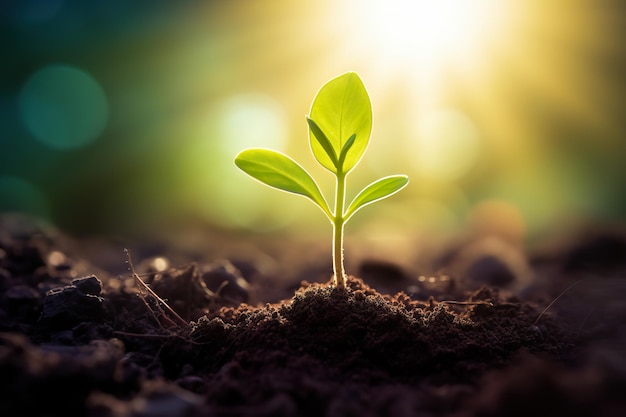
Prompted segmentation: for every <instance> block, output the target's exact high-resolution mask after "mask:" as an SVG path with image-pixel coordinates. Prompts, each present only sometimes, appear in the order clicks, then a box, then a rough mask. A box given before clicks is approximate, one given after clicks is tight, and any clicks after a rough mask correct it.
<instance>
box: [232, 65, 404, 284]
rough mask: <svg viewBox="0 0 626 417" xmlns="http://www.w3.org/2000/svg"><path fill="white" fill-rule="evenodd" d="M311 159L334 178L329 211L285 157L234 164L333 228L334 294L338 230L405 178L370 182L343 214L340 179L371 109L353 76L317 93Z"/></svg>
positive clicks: (247, 155)
mask: <svg viewBox="0 0 626 417" xmlns="http://www.w3.org/2000/svg"><path fill="white" fill-rule="evenodd" d="M306 121H307V123H308V125H309V144H310V146H311V151H312V152H313V156H314V157H315V159H317V162H319V163H320V164H321V165H322V166H323V167H324V168H326V169H328V170H329V171H330V172H332V173H333V174H334V175H335V177H336V188H335V209H334V210H331V209H330V207H329V206H328V203H327V202H326V199H325V198H324V195H323V194H322V192H321V191H320V188H319V186H318V185H317V183H316V182H315V180H314V179H313V178H312V177H311V175H309V173H308V172H307V171H306V170H305V169H304V168H302V167H301V166H300V165H299V164H298V163H297V162H296V161H294V160H293V159H291V158H290V157H288V156H287V155H285V154H282V153H280V152H276V151H272V150H269V149H246V150H244V151H242V152H240V153H239V154H238V155H237V157H236V158H235V164H236V165H237V166H238V167H239V168H240V169H241V170H242V171H244V172H245V173H246V174H248V175H250V176H251V177H253V178H255V179H257V180H258V181H260V182H262V183H263V184H266V185H269V186H270V187H274V188H277V189H279V190H283V191H287V192H290V193H294V194H300V195H303V196H305V197H307V198H308V199H310V200H311V201H312V202H313V203H315V205H317V206H318V207H319V208H320V209H321V210H322V211H323V212H324V214H325V215H326V217H328V219H329V220H330V222H331V223H332V225H333V245H332V246H333V272H334V282H335V285H336V286H337V287H338V288H344V287H345V285H346V276H345V272H344V267H343V230H344V226H345V224H346V223H347V221H348V220H350V218H352V216H353V215H354V213H356V212H357V211H358V210H360V209H361V208H362V207H364V206H366V205H368V204H371V203H373V202H375V201H378V200H382V199H383V198H385V197H389V196H390V195H392V194H395V193H396V192H398V191H400V190H401V189H402V188H404V187H405V186H406V185H407V184H408V182H409V179H408V177H407V176H406V175H392V176H388V177H384V178H381V179H379V180H377V181H374V182H373V183H371V184H370V185H368V186H367V187H365V188H364V189H363V190H361V192H359V193H358V194H357V195H356V197H354V199H353V200H352V202H351V203H350V204H349V205H348V208H347V209H344V208H345V198H346V177H347V176H348V174H349V173H350V172H351V171H352V169H354V167H355V166H356V165H357V164H358V163H359V161H360V160H361V158H362V157H363V154H364V153H365V149H366V148H367V145H368V143H369V139H370V134H371V131H372V104H371V102H370V98H369V95H368V94H367V90H366V89H365V86H364V85H363V82H362V81H361V79H360V78H359V76H358V75H357V74H356V73H354V72H348V73H346V74H343V75H340V76H339V77H337V78H334V79H332V80H330V81H329V82H328V83H326V84H325V85H324V86H323V87H322V88H321V89H320V90H319V91H318V93H317V95H316V96H315V99H314V100H313V104H312V106H311V113H310V115H309V116H308V117H307V118H306Z"/></svg>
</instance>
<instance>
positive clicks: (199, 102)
mask: <svg viewBox="0 0 626 417" xmlns="http://www.w3.org/2000/svg"><path fill="white" fill-rule="evenodd" d="M0 19H2V22H1V23H2V27H3V31H2V37H3V39H2V41H3V42H2V48H4V49H3V52H4V53H3V56H6V57H7V59H5V60H4V61H3V65H2V66H1V67H0V126H1V127H2V132H0V135H1V137H0V146H1V147H2V148H1V149H0V176H3V178H13V179H15V178H18V179H22V180H20V181H27V183H28V184H30V186H31V187H33V188H31V191H32V190H33V189H34V190H37V191H35V192H33V193H31V194H32V195H39V196H40V197H36V198H35V199H39V200H41V199H44V197H45V200H44V201H45V203H44V204H43V205H45V206H48V207H49V212H50V213H52V215H53V216H54V217H55V219H54V220H56V221H57V222H58V223H59V224H60V225H62V226H63V227H66V228H70V229H73V230H76V231H78V232H84V233H90V232H94V231H104V232H106V233H115V232H121V233H127V232H131V231H132V230H133V228H139V229H141V230H155V231H156V230H159V229H161V228H163V227H164V226H165V225H168V224H175V225H176V226H177V227H178V226H180V225H182V224H184V221H187V220H188V221H189V222H191V221H192V220H193V221H199V220H200V221H202V222H204V223H207V224H211V225H217V226H219V227H223V228H226V229H229V230H230V229H233V230H239V231H242V230H243V231H254V232H255V233H257V232H260V231H272V232H273V231H277V230H280V231H283V232H286V231H290V232H292V233H316V232H317V231H319V233H320V234H323V235H324V236H326V235H327V232H328V230H327V228H326V226H327V224H326V222H325V219H324V218H323V216H321V215H320V213H319V212H318V210H316V209H315V207H313V206H311V205H310V203H309V202H308V201H306V200H305V199H302V198H298V197H293V196H290V195H287V194H284V193H279V192H276V191H273V190H270V189H267V188H264V187H263V186H262V185H259V184H258V183H255V182H253V181H250V180H249V179H248V178H247V177H246V176H245V175H243V174H242V173H241V172H239V171H238V170H237V169H236V167H235V166H234V164H233V158H234V157H235V155H236V154H237V153H238V152H239V151H240V150H242V149H244V148H247V147H253V146H254V147H256V146H258V147H264V148H272V149H276V150H279V151H283V152H285V153H287V154H289V155H290V156H292V157H293V158H294V159H296V160H297V161H298V162H299V163H301V165H303V166H304V167H305V168H306V169H307V170H308V171H309V172H310V173H311V174H312V175H313V176H314V177H315V178H316V179H317V180H318V181H319V182H320V186H321V189H322V190H323V192H324V193H325V195H326V197H327V198H328V199H329V200H332V190H333V187H334V180H333V177H332V175H329V173H328V172H326V171H325V170H324V169H323V168H321V167H319V166H318V164H317V162H316V161H315V159H314V158H313V156H312V155H311V153H310V149H309V144H308V141H307V126H306V122H305V118H304V117H305V115H306V114H307V112H308V111H309V109H310V105H311V101H312V100H313V97H314V96H315V93H316V92H317V90H318V89H319V88H320V87H321V86H322V85H323V84H324V83H325V82H326V81H328V80H329V79H331V78H332V77H335V76H337V75H339V74H341V73H343V72H345V71H356V72H358V73H359V75H360V76H361V78H362V79H363V80H364V83H365V85H366V87H367V89H368V91H369V93H370V96H371V99H372V106H373V110H374V114H373V120H374V122H373V130H372V138H371V141H370V144H369V148H368V151H367V153H366V155H365V157H364V159H363V161H362V163H360V164H359V166H358V167H357V169H355V170H354V172H353V173H351V174H350V176H349V178H348V199H349V198H351V197H353V196H354V195H355V194H356V192H357V191H358V189H360V188H361V187H363V186H365V185H366V184H368V183H370V182H372V181H374V180H375V179H377V178H379V177H381V176H385V175H391V174H401V173H405V174H408V175H409V177H410V180H411V182H410V185H409V186H408V187H407V188H406V189H405V190H403V191H402V192H401V193H399V194H398V195H397V196H394V197H393V199H390V200H389V201H386V202H384V204H380V205H374V206H372V207H368V208H367V209H366V210H363V211H362V212H359V214H358V216H355V218H354V219H353V220H351V223H350V224H349V225H348V229H349V231H351V233H356V232H357V231H358V230H359V229H361V228H362V229H361V230H365V231H369V232H371V233H375V234H377V235H379V237H380V239H381V241H385V237H384V236H382V235H383V234H386V233H389V234H390V235H391V234H395V235H398V234H402V233H410V234H412V235H413V234H419V233H420V232H424V231H426V232H428V233H430V234H454V233H461V231H462V229H463V228H464V226H465V225H467V222H469V223H472V221H473V220H472V219H474V218H475V216H478V215H479V214H480V213H483V214H480V216H485V215H484V213H491V214H489V215H487V217H489V216H493V218H494V220H493V222H488V223H485V224H483V226H481V227H483V229H484V230H488V231H489V233H495V229H498V228H500V229H503V230H504V231H503V233H504V234H507V233H508V234H509V235H515V236H520V235H522V236H523V239H531V238H532V237H533V236H537V235H541V234H546V233H552V232H553V231H555V229H558V227H561V228H568V227H569V226H570V225H571V224H572V223H573V222H574V221H580V222H585V221H589V222H611V221H624V220H626V194H625V193H624V192H623V184H624V183H626V166H625V165H624V164H623V161H622V159H623V155H625V154H626V141H624V140H623V138H624V137H625V136H626V124H624V120H625V117H626V116H625V114H626V113H625V110H624V109H626V95H625V94H623V92H624V91H626V77H624V73H625V71H626V43H624V42H623V41H622V39H624V35H626V34H625V33H624V32H625V31H626V29H625V28H626V24H625V23H626V4H625V3H624V2H620V1H617V0H594V1H591V0H554V1H550V2H546V1H542V0H526V1H523V2H507V1H497V0H474V1H470V0H441V1H425V0H414V1H408V0H378V1H375V0H364V1H359V0H333V1H331V0H321V1H317V2H306V3H303V2H291V1H287V0H267V1H263V2H254V1H240V2H228V1H222V0H211V1H206V2H195V1H189V0H183V1H179V2H158V5H156V4H155V3H154V2H150V1H145V0H139V1H136V2H132V3H129V2H125V1H122V0H107V1H105V0H94V1H91V2H81V1H78V0H55V1H50V2H41V1H35V0H32V1H31V0H28V1H22V2H9V3H8V4H7V6H6V7H5V8H4V9H3V11H2V13H0ZM11 181H14V180H11ZM12 183H13V182H12ZM5 188H6V189H8V188H11V189H14V188H15V187H13V186H11V187H7V186H5ZM24 189H26V188H24ZM27 193H30V192H27ZM18 194H19V193H17V194H16V193H15V192H13V194H11V197H7V199H15V201H18V200H20V198H22V200H23V197H17V195H18ZM7 195H8V194H7ZM26 200H28V198H26ZM7 201H8V200H7ZM494 202H495V203H494ZM3 204H4V205H3V207H4V208H3V210H4V209H8V208H9V203H8V202H5V203H3ZM38 204H39V203H38ZM27 205H28V204H27ZM36 205H37V204H36ZM13 206H16V207H18V208H19V207H22V206H24V204H21V203H20V204H17V203H15V204H14V205H12V206H11V207H13ZM476 213H478V214H476ZM480 216H479V217H480ZM496 218H500V219H501V221H496ZM568 219H569V220H568ZM483 229H481V230H483Z"/></svg>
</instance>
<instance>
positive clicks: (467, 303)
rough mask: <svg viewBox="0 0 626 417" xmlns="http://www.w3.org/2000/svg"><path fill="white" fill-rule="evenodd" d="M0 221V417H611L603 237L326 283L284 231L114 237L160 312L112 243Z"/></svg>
mask: <svg viewBox="0 0 626 417" xmlns="http://www.w3.org/2000/svg"><path fill="white" fill-rule="evenodd" d="M0 226H1V227H0V375H2V381H3V384H2V385H3V389H2V390H0V415H2V416H26V415H28V416H67V415H86V416H129V417H130V416H133V417H135V416H137V417H139V416H142V417H148V416H181V417H182V416H185V417H186V416H398V417H404V416H451V417H465V416H467V417H469V416H559V415H563V416H623V415H626V398H625V397H624V395H623V394H624V392H625V391H626V328H625V326H626V324H625V321H624V317H626V303H625V302H624V296H625V295H626V234H624V233H622V232H620V231H618V230H616V229H606V230H600V229H596V230H590V231H589V233H584V234H580V235H578V236H577V237H575V238H569V239H567V241H565V242H560V243H559V244H555V245H546V246H543V247H538V248H536V249H534V250H533V251H532V252H530V253H528V252H527V251H525V250H523V249H520V248H516V247H512V246H511V245H507V244H505V243H504V242H499V241H498V240H497V239H495V240H494V239H491V240H490V239H485V240H482V241H470V242H462V243H457V244H449V245H447V246H446V247H442V248H441V249H440V250H437V251H435V253H433V254H432V256H430V259H429V260H428V262H426V261H424V260H423V264H416V263H412V261H410V260H407V261H406V262H405V263H401V262H397V261H396V260H395V259H384V258H383V259H381V258H376V257H374V256H371V255H363V256H361V257H360V259H358V264H357V265H354V268H353V269H352V270H350V271H349V272H352V271H353V274H354V276H350V277H349V280H348V287H347V288H346V289H343V290H339V289H335V288H333V287H332V286H331V285H330V284H331V282H330V281H329V278H330V273H329V266H330V259H328V258H329V255H328V254H327V253H326V252H325V248H323V247H321V248H317V247H312V246H306V247H302V246H299V245H300V243H299V242H289V241H286V240H282V241H281V242H274V245H275V246H276V247H282V248H283V249H284V250H285V251H287V253H288V254H289V256H284V257H280V256H278V255H276V254H275V252H273V247H274V246H272V244H268V246H267V247H266V248H265V249H259V247H256V246H255V245H254V242H252V243H250V242H248V243H247V244H246V246H239V249H238V250H239V251H237V250H233V251H231V252H230V253H229V254H228V256H227V257H224V254H223V253H222V252H220V251H219V250H218V247H220V243H219V242H222V243H223V244H222V245H221V246H222V247H223V246H226V245H227V244H228V242H236V241H238V240H239V239H240V238H239V237H236V236H235V237H231V240H228V239H226V238H225V237H224V238H223V239H222V240H218V241H217V242H218V243H216V246H215V247H212V248H211V247H210V248H203V249H202V253H203V254H202V256H200V255H199V253H200V250H198V252H197V253H187V254H186V255H185V254H182V253H180V252H176V250H175V248H171V247H169V248H168V247H167V243H165V244H161V245H154V246H152V247H149V246H148V245H142V246H141V247H139V248H136V249H133V248H130V249H131V255H132V261H133V262H132V263H133V267H134V270H135V272H136V273H137V274H138V275H139V276H140V277H141V279H142V280H143V282H145V283H146V284H148V285H149V287H150V289H151V290H153V291H154V293H155V294H156V295H157V296H158V297H160V298H161V299H162V300H165V302H166V303H167V305H168V306H170V307H171V308H172V310H173V311H170V310H168V309H167V308H166V306H165V305H164V304H163V303H162V302H161V301H159V300H158V299H157V298H155V296H153V295H152V294H151V293H149V292H148V291H147V290H146V289H145V288H143V287H142V285H141V282H140V281H139V280H138V279H137V277H133V275H132V274H131V273H130V272H129V271H127V267H128V265H127V264H125V259H126V258H125V255H124V252H123V247H121V246H117V245H115V244H110V243H107V244H104V243H103V242H97V241H93V240H89V241H87V240H85V241H81V240H78V239H75V238H70V237H68V236H66V235H64V234H63V233H62V232H60V231H57V230H54V229H52V228H49V227H45V226H41V225H38V224H36V223H35V222H32V221H28V220H24V219H16V218H13V217H5V218H3V219H2V221H1V224H0ZM356 243H358V242H356ZM232 247H233V248H237V246H236V245H233V246H232ZM255 247H256V249H254V250H253V249H251V248H255ZM357 251H358V248H357ZM298 253H299V254H300V256H298V255H295V254H298ZM363 253H365V252H363ZM116 264H117V266H114V265H116ZM426 264H427V265H428V267H424V266H423V265H426ZM425 271H428V272H425Z"/></svg>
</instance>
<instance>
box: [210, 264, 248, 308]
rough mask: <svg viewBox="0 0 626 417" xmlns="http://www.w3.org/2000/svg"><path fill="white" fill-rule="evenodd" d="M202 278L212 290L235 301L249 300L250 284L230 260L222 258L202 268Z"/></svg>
mask: <svg viewBox="0 0 626 417" xmlns="http://www.w3.org/2000/svg"><path fill="white" fill-rule="evenodd" d="M202 280H203V281H204V283H205V284H206V286H207V287H208V288H209V289H210V290H211V291H213V292H216V293H218V294H219V295H220V296H222V297H224V298H228V299H230V300H232V301H236V302H244V303H247V302H249V301H250V295H251V294H250V293H251V286H250V284H249V283H248V281H246V279H245V278H244V277H243V275H242V274H241V272H240V271H239V270H238V269H237V268H236V267H235V266H234V265H233V264H232V263H230V261H227V260H223V261H218V262H216V263H213V264H211V265H208V267H205V269H203V270H202Z"/></svg>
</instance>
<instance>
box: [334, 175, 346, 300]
mask: <svg viewBox="0 0 626 417" xmlns="http://www.w3.org/2000/svg"><path fill="white" fill-rule="evenodd" d="M345 199H346V175H345V174H344V173H342V172H337V192H336V193H335V215H334V217H333V272H334V277H335V286H336V287H337V288H345V287H346V275H345V272H344V269H343V225H344V219H343V207H344V203H345Z"/></svg>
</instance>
